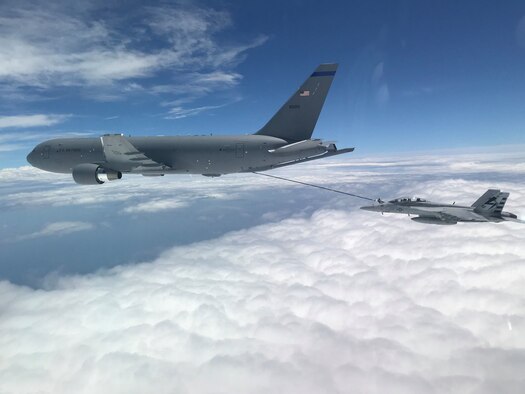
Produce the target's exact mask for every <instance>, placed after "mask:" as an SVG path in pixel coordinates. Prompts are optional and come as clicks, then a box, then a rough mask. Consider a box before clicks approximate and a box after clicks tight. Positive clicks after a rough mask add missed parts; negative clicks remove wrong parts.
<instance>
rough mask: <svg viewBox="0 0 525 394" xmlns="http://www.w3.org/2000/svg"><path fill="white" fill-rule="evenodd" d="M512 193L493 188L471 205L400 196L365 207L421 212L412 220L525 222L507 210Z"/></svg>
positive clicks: (402, 211)
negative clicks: (505, 207)
mask: <svg viewBox="0 0 525 394" xmlns="http://www.w3.org/2000/svg"><path fill="white" fill-rule="evenodd" d="M508 197H509V193H502V192H501V191H499V190H496V189H489V190H487V191H486V192H485V194H483V195H482V196H481V197H480V198H478V199H477V200H476V202H475V203H474V204H472V205H471V206H470V207H467V206H461V205H456V204H455V203H454V204H440V203H433V202H430V201H427V200H425V199H422V198H397V199H395V200H392V201H389V202H383V201H381V200H378V204H376V205H371V206H367V207H361V209H364V210H367V211H374V212H381V213H384V212H391V213H404V214H408V215H418V216H416V217H413V218H412V220H413V221H415V222H419V223H428V224H443V225H447V224H456V223H457V222H496V223H498V222H503V221H509V220H510V221H514V222H520V223H523V221H521V220H518V217H517V216H516V215H514V214H513V213H510V212H504V211H503V207H504V206H505V202H507V198H508Z"/></svg>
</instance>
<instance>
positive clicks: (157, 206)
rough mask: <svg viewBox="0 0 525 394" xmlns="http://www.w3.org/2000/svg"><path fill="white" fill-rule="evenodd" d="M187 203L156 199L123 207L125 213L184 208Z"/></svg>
mask: <svg viewBox="0 0 525 394" xmlns="http://www.w3.org/2000/svg"><path fill="white" fill-rule="evenodd" d="M187 205H188V203H187V202H185V201H180V200H173V199H171V200H167V199H157V200H151V201H146V202H143V203H140V204H136V205H132V206H129V207H126V208H124V212H125V213H153V212H160V211H167V210H171V209H178V208H184V207H186V206H187Z"/></svg>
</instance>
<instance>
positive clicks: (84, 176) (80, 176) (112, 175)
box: [72, 163, 122, 185]
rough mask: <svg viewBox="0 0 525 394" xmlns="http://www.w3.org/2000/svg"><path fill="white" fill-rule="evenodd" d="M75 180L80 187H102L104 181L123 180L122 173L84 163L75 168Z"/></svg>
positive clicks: (73, 172)
mask: <svg viewBox="0 0 525 394" xmlns="http://www.w3.org/2000/svg"><path fill="white" fill-rule="evenodd" d="M72 174H73V179H74V180H75V182H76V183H78V184H80V185H101V184H103V183H104V181H106V180H108V181H114V180H116V179H120V178H122V173H121V172H120V171H113V170H109V169H105V168H104V167H102V166H100V165H98V164H92V163H84V164H79V165H77V166H75V167H73V171H72Z"/></svg>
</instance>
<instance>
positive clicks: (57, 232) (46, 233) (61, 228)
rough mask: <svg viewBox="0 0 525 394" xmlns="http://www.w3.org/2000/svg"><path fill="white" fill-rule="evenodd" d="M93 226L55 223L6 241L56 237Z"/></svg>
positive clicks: (76, 223) (83, 223)
mask: <svg viewBox="0 0 525 394" xmlns="http://www.w3.org/2000/svg"><path fill="white" fill-rule="evenodd" d="M93 228H95V226H94V225H93V224H91V223H85V222H55V223H50V224H48V225H46V226H45V227H44V228H43V229H42V230H39V231H36V232H34V233H31V234H26V235H21V236H18V237H14V238H10V239H8V241H10V242H17V241H26V240H30V239H35V238H42V237H56V236H63V235H67V234H72V233H76V232H79V231H86V230H92V229H93Z"/></svg>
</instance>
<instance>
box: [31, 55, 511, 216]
mask: <svg viewBox="0 0 525 394" xmlns="http://www.w3.org/2000/svg"><path fill="white" fill-rule="evenodd" d="M336 70H337V64H321V65H320V66H319V67H317V68H316V69H315V71H314V72H313V73H312V74H311V75H310V76H309V77H308V78H307V79H306V81H305V82H304V83H303V84H302V85H301V86H300V88H299V89H298V90H297V91H296V92H295V93H294V94H293V95H292V97H290V98H289V99H288V101H286V103H285V104H284V105H283V106H282V107H281V108H280V109H279V110H278V111H277V113H276V114H275V115H274V116H273V117H272V118H271V119H270V120H269V121H268V123H266V125H264V126H263V127H262V128H261V129H260V130H259V131H257V132H256V133H255V134H248V135H233V136H187V137H186V136H169V137H160V136H158V137H125V136H124V135H123V134H106V135H103V136H102V137H99V138H61V139H53V140H48V141H45V142H42V143H41V144H39V145H37V146H36V147H35V148H34V149H33V151H32V152H31V153H29V155H28V156H27V161H28V162H29V163H30V164H32V165H33V166H35V167H37V168H40V169H42V170H45V171H51V172H57V173H69V174H72V176H73V179H74V180H75V182H76V183H79V184H82V185H100V184H103V183H104V181H106V180H107V181H114V180H117V179H121V178H122V174H142V175H144V176H163V175H165V174H202V175H204V176H209V177H216V176H220V175H223V174H230V173H236V172H256V171H265V170H270V169H273V168H278V167H283V166H288V165H291V164H297V163H304V162H306V161H311V160H317V159H321V158H325V157H331V156H336V155H340V154H343V153H348V152H352V151H353V150H354V148H345V149H337V147H336V146H335V144H334V143H333V142H327V141H322V140H320V139H312V138H311V137H312V133H313V131H314V128H315V125H316V123H317V119H318V118H319V114H320V112H321V109H322V107H323V104H324V101H325V98H326V96H327V94H328V90H329V89H330V86H331V84H332V80H333V78H334V75H335V72H336ZM508 195H509V194H508V193H500V192H499V190H489V191H488V192H487V193H485V194H484V195H483V196H482V197H480V199H479V200H478V201H476V202H475V203H474V204H473V205H472V207H461V206H456V205H446V204H434V203H430V202H427V201H425V200H423V199H408V198H403V199H397V200H392V201H390V202H389V203H383V202H379V204H378V205H374V206H370V207H363V209H366V210H371V211H380V212H396V213H407V214H415V215H418V216H417V217H415V218H413V220H415V221H418V222H421V223H432V224H456V223H457V222H464V221H468V222H487V221H492V222H500V221H503V220H517V218H516V215H513V214H511V213H508V212H503V211H502V209H503V205H504V204H505V201H506V199H507V197H508Z"/></svg>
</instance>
